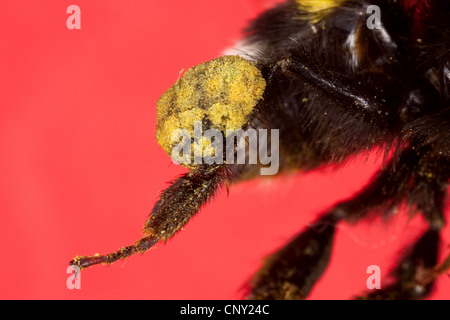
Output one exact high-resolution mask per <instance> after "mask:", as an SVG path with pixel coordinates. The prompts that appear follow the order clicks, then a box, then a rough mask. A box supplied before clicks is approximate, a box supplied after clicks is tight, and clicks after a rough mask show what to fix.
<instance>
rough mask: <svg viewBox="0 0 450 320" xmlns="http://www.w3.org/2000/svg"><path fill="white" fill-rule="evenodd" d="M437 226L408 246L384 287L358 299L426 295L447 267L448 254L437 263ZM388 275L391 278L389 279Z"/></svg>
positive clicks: (392, 298) (448, 262)
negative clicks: (389, 280) (443, 259)
mask: <svg viewBox="0 0 450 320" xmlns="http://www.w3.org/2000/svg"><path fill="white" fill-rule="evenodd" d="M439 244H440V230H438V229H436V228H430V229H429V230H428V231H427V232H425V233H424V234H423V235H422V236H421V238H420V239H419V240H418V241H417V242H416V243H415V244H414V245H413V246H412V247H411V248H410V249H409V250H407V252H408V253H407V254H406V255H405V256H404V258H403V259H401V260H400V262H399V264H398V266H397V267H396V268H395V269H394V270H393V271H392V272H391V274H390V276H391V278H392V279H393V281H391V283H389V284H387V285H386V287H385V288H381V289H379V290H371V291H370V292H368V293H367V294H366V295H365V296H360V297H357V299H361V300H386V299H388V300H417V299H424V298H426V297H427V296H428V295H429V294H430V293H431V291H432V289H433V285H434V281H435V280H436V278H437V277H438V276H439V275H440V274H442V273H445V272H446V271H447V270H448V269H449V268H450V255H449V256H448V257H447V259H446V260H445V261H444V262H443V263H441V264H440V265H437V261H438V249H439ZM392 279H391V280H392Z"/></svg>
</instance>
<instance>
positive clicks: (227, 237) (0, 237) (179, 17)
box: [0, 0, 450, 299]
mask: <svg viewBox="0 0 450 320" xmlns="http://www.w3.org/2000/svg"><path fill="white" fill-rule="evenodd" d="M271 2H272V3H273V2H274V1H264V0H254V1H242V0H227V1H208V0H201V1H184V0H183V1H182V0H170V1H167V0H166V1H147V0H145V1H144V0H142V1H137V0H135V1H124V0H121V1H112V0H108V1H106V0H96V1H81V0H79V1H76V2H75V3H73V2H67V1H56V0H55V1H48V0H47V1H17V0H16V1H2V2H1V3H0V72H1V77H0V82H1V84H0V177H1V178H0V208H1V209H0V210H1V217H2V219H1V223H0V243H1V245H2V249H1V250H2V253H1V255H0V266H1V269H0V270H1V272H0V298H2V299H234V298H240V297H241V296H242V295H241V294H242V293H241V292H240V291H239V290H240V288H241V287H242V285H243V284H244V283H245V281H246V280H247V279H248V278H249V277H250V276H251V275H252V274H253V272H254V271H255V270H256V269H257V268H258V267H259V266H260V263H261V258H262V257H264V256H265V255H267V254H268V253H270V252H272V251H273V250H275V249H276V248H277V247H279V246H280V245H282V244H283V243H284V242H285V241H287V240H288V239H289V238H290V237H292V236H293V235H294V234H296V233H297V232H298V231H300V230H302V229H303V228H304V227H305V226H306V224H307V223H310V222H312V221H313V220H314V219H315V217H316V216H317V215H318V214H320V213H321V212H323V211H324V210H326V209H327V208H329V207H330V206H332V205H333V204H334V203H335V202H336V201H338V200H339V199H344V198H346V197H349V196H351V195H352V194H353V193H354V192H355V191H357V190H358V189H359V188H360V187H361V186H362V185H364V183H366V182H367V181H368V179H369V178H370V176H371V175H372V174H373V173H374V171H375V170H376V168H377V167H379V165H380V160H379V159H376V158H375V157H370V158H369V159H368V161H367V162H364V161H362V160H361V159H360V160H358V161H354V162H351V163H349V164H348V165H346V166H345V167H344V168H342V170H340V171H338V172H333V171H331V170H327V171H325V172H315V173H309V174H306V175H304V176H296V177H283V178H280V179H277V180H275V181H273V182H267V181H253V182H248V183H245V184H242V185H239V186H236V187H233V188H232V189H231V192H230V194H229V196H227V195H226V194H225V193H222V194H220V195H219V196H218V197H217V198H216V199H215V200H214V201H213V202H212V203H210V204H209V205H208V206H207V207H206V208H205V209H204V210H202V212H200V214H198V215H197V216H196V217H195V218H194V219H193V220H192V221H191V222H190V223H189V224H188V225H187V227H186V228H185V230H183V231H181V232H180V233H178V234H177V235H176V236H175V237H174V238H173V239H172V240H170V241H169V242H168V243H167V244H166V245H161V244H159V245H157V247H156V248H155V249H152V250H150V251H149V252H147V253H146V254H145V255H143V256H139V255H137V256H133V257H131V258H129V259H128V260H126V261H119V262H117V263H115V264H113V265H111V266H109V267H102V266H95V267H93V268H92V269H88V270H85V271H83V272H82V275H81V290H69V289H67V287H66V280H67V278H68V277H69V274H67V273H66V270H67V267H68V262H69V261H70V260H71V259H72V258H73V257H74V256H75V255H85V254H94V253H96V252H99V253H107V252H111V251H115V250H116V249H118V248H120V247H122V246H124V245H128V244H131V243H133V242H134V241H135V240H136V239H138V238H139V237H140V236H141V230H142V226H143V224H144V222H145V220H146V218H147V215H148V213H149V212H150V210H151V208H152V206H153V204H154V202H155V200H156V199H157V195H158V192H159V191H160V190H161V189H162V188H164V187H165V186H166V185H167V184H166V182H167V181H169V180H171V179H173V178H174V177H175V176H177V175H179V174H180V173H182V172H184V171H185V169H183V168H181V167H178V166H176V165H173V164H171V160H170V159H169V157H168V156H167V155H166V154H165V153H164V152H163V151H162V150H161V148H160V147H159V146H158V145H157V143H156V140H155V125H156V110H155V105H156V101H157V99H158V98H159V96H160V95H161V94H162V93H163V92H164V91H165V90H166V89H167V88H169V87H170V85H171V84H172V83H174V82H175V81H176V79H177V78H178V75H179V72H180V70H182V69H187V68H189V67H191V66H193V65H195V64H198V63H201V62H203V61H206V60H210V59H212V58H214V57H216V56H218V55H220V53H221V52H222V51H223V50H224V49H225V48H227V47H230V46H232V44H233V43H234V42H235V41H236V40H237V39H238V38H239V37H240V31H241V29H242V28H243V27H244V26H245V25H246V22H247V21H248V20H249V19H250V18H252V17H255V16H256V15H257V13H258V12H260V11H261V10H263V9H264V8H265V7H266V6H267V5H268V4H270V3H271ZM71 4H76V5H78V6H79V7H80V8H81V30H68V29H67V27H66V19H67V17H68V16H69V14H67V13H66V9H67V7H68V6H69V5H71ZM424 228H425V226H424V224H423V223H422V221H421V219H420V218H419V217H418V218H414V219H413V220H412V221H410V222H408V221H407V219H406V217H405V216H404V215H400V216H399V217H396V218H394V220H393V221H392V222H391V223H390V224H388V225H386V224H383V223H381V222H380V221H378V222H376V223H374V224H372V225H369V224H366V223H362V224H360V225H358V226H357V227H352V226H348V225H346V224H342V225H340V227H339V228H338V231H337V235H336V241H335V250H334V251H333V253H332V261H331V263H330V265H329V268H328V269H327V270H326V272H325V274H324V276H323V278H322V279H321V280H320V281H319V282H318V283H317V286H316V287H315V288H314V289H313V291H312V294H311V297H310V298H311V299H345V298H349V297H351V296H353V295H355V294H358V293H361V292H362V291H364V290H365V288H366V280H367V278H368V276H369V275H368V274H366V269H367V267H368V266H369V265H373V264H376V265H379V266H380V268H381V273H382V277H383V276H385V275H386V273H387V271H388V269H389V268H390V267H392V266H393V265H394V263H395V259H396V258H397V257H398V255H399V254H400V253H401V250H402V248H403V247H404V246H405V245H406V244H407V243H410V242H411V241H412V240H413V239H415V238H416V237H417V236H418V235H419V234H420V232H421V231H423V230H424ZM444 233H445V237H446V241H445V243H444V245H443V250H444V251H445V252H448V244H449V239H450V236H449V234H450V232H449V227H446V229H445V230H444ZM449 284H450V279H449V278H447V277H445V276H443V277H441V278H440V280H439V282H438V284H437V290H436V292H435V294H434V295H433V296H432V298H433V299H439V298H441V299H442V298H444V299H445V298H449V297H450V285H449Z"/></svg>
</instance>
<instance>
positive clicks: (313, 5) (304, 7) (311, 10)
mask: <svg viewBox="0 0 450 320" xmlns="http://www.w3.org/2000/svg"><path fill="white" fill-rule="evenodd" d="M296 1H297V5H298V9H299V10H301V11H303V12H305V13H307V14H308V16H307V17H306V19H308V20H309V21H311V22H313V23H317V22H319V21H320V20H322V19H323V18H324V17H325V16H326V15H327V14H329V12H330V10H333V9H336V8H338V7H340V6H341V5H342V4H343V3H344V2H345V1H347V0H296Z"/></svg>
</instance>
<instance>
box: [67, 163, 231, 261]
mask: <svg viewBox="0 0 450 320" xmlns="http://www.w3.org/2000/svg"><path fill="white" fill-rule="evenodd" d="M230 180H231V178H230V176H229V175H228V174H227V171H226V170H225V169H224V167H223V166H220V165H214V166H201V167H199V168H197V169H196V170H191V171H190V172H189V173H187V174H186V175H184V176H182V177H180V178H178V179H176V180H175V181H174V182H173V183H172V184H171V185H170V186H169V187H168V188H167V189H165V190H164V191H163V192H162V193H161V195H160V198H159V200H158V201H157V202H156V204H155V205H154V207H153V210H152V212H151V214H150V217H149V218H148V220H147V222H146V224H145V227H144V233H147V234H148V235H147V236H145V237H143V238H141V239H140V240H138V241H136V243H135V244H134V245H131V246H127V247H123V248H121V249H119V250H118V251H116V252H113V253H110V254H105V255H94V256H81V257H80V256H77V257H75V258H74V259H73V260H72V261H71V262H70V264H71V265H76V266H78V267H80V268H87V267H90V266H92V265H95V264H99V263H102V264H111V263H113V262H115V261H117V260H119V259H125V258H127V257H129V256H131V255H133V254H135V253H138V252H139V253H141V254H142V253H144V252H145V251H147V250H148V249H150V248H151V247H152V246H153V245H155V244H156V243H158V242H159V241H163V242H165V241H167V240H168V239H169V238H171V237H172V236H173V235H174V234H175V233H176V232H177V231H179V230H180V229H181V228H182V227H183V226H184V225H185V224H186V223H187V222H188V221H189V220H190V219H191V218H192V217H193V216H194V215H195V214H196V213H197V212H198V211H199V210H200V208H201V206H202V205H204V204H205V203H206V202H207V201H208V200H209V199H210V198H211V197H212V196H213V195H214V194H215V193H216V192H217V191H218V189H219V187H220V186H225V187H227V186H228V182H229V181H230Z"/></svg>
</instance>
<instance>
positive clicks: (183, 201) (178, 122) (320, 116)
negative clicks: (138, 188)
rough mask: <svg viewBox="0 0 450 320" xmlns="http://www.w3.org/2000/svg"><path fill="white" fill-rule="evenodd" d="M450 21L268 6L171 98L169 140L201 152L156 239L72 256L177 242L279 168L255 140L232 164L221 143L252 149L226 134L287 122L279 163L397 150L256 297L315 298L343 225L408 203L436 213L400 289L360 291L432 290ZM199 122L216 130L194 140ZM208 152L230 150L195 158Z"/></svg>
mask: <svg viewBox="0 0 450 320" xmlns="http://www.w3.org/2000/svg"><path fill="white" fill-rule="evenodd" d="M373 8H376V9H377V10H376V11H377V12H378V13H379V16H378V17H374V16H373V12H374V11H372V9H373ZM449 18H450V2H447V1H436V0H423V1H413V0H397V1H396V0H372V1H365V0H364V1H363V0H355V1H351V0H334V1H332V0H288V1H286V2H284V3H282V4H279V5H277V6H275V7H274V8H272V9H269V10H267V11H266V12H264V13H262V14H261V15H259V16H258V17H257V18H256V19H254V20H253V21H252V22H251V23H250V24H249V26H248V27H247V28H246V29H245V37H244V39H243V40H242V41H241V42H240V46H239V48H237V49H236V50H234V52H228V54H227V55H225V56H223V57H219V58H216V59H213V60H211V61H207V62H205V63H202V64H200V65H198V66H195V67H193V68H191V69H189V70H187V71H186V72H185V74H184V75H183V76H182V77H180V79H179V80H178V81H177V82H176V83H175V84H174V85H173V86H172V87H171V88H170V89H169V90H168V91H167V92H166V93H164V94H163V95H162V96H161V98H160V99H159V101H158V103H157V113H158V122H157V129H156V138H157V141H158V143H159V144H160V146H161V147H162V148H163V149H164V150H165V151H166V152H167V153H168V154H169V155H170V156H172V158H173V159H174V152H173V150H174V148H175V147H176V146H177V142H178V140H177V139H173V136H174V132H176V131H177V130H178V129H181V130H183V134H185V136H186V137H187V138H186V141H185V143H184V145H183V148H184V147H189V148H188V150H189V151H188V152H187V153H185V154H184V155H183V157H179V158H178V160H180V163H182V164H183V165H185V166H186V167H187V168H189V172H188V173H187V174H185V175H184V176H181V177H179V178H178V179H176V180H174V181H173V182H172V184H171V185H170V186H169V187H168V188H167V189H165V190H164V191H162V192H161V194H160V197H159V200H158V201H157V202H156V204H155V205H154V207H153V209H152V211H151V213H150V216H149V218H148V220H147V222H146V223H145V226H144V233H145V234H146V236H145V237H143V238H141V239H140V240H138V241H136V243H135V244H133V245H131V246H127V247H123V248H121V249H120V250H118V251H116V252H113V253H110V254H105V255H95V256H77V257H75V258H74V259H73V260H72V261H71V262H70V263H71V265H75V266H78V267H80V268H86V267H89V266H92V265H95V264H98V263H104V264H110V263H113V262H114V261H117V260H119V259H125V258H127V257H128V256H130V255H132V254H135V253H143V252H145V251H146V250H148V249H149V248H151V247H152V246H153V245H155V244H156V243H158V242H165V241H167V240H168V239H170V238H171V237H173V236H174V235H175V234H176V233H177V231H179V230H180V229H181V228H182V227H183V226H184V225H185V224H186V223H187V222H188V221H189V220H190V219H191V218H192V217H193V216H194V215H195V214H196V213H197V212H198V211H199V210H200V208H201V207H202V206H203V205H205V204H206V203H207V202H208V201H209V200H210V199H211V198H212V197H213V196H214V194H216V193H217V192H218V191H219V189H221V188H224V189H228V188H229V186H231V185H233V184H236V183H239V182H241V181H244V180H248V179H254V178H258V177H259V176H260V175H261V172H263V171H262V170H261V169H262V168H266V167H267V162H264V159H263V158H258V159H257V161H250V160H251V158H252V156H251V152H250V151H249V150H248V149H247V150H246V151H245V152H244V153H243V158H244V160H245V161H241V162H238V163H236V162H233V161H230V160H229V159H228V158H225V156H224V155H223V153H220V152H219V151H221V150H223V149H224V148H227V149H228V150H229V149H230V148H231V153H232V155H235V156H236V155H237V154H238V153H239V151H241V149H242V146H241V147H240V146H239V145H237V144H236V145H235V144H234V143H233V144H232V145H231V147H230V144H229V143H227V142H225V141H224V140H223V139H222V140H221V139H218V138H217V137H218V136H219V135H220V134H221V135H222V136H223V137H229V136H230V134H229V133H228V130H250V129H254V130H268V131H275V130H276V132H277V134H278V137H279V139H274V138H273V136H272V135H270V138H268V135H266V136H265V138H266V140H265V141H266V142H267V143H268V145H270V147H271V148H270V150H271V151H270V155H271V156H274V155H275V154H276V155H277V157H276V159H277V170H276V173H277V174H286V173H289V172H297V171H301V172H307V171H310V170H314V169H317V168H322V167H325V166H330V165H339V164H343V163H344V162H346V161H348V160H349V159H351V158H352V157H354V156H355V155H358V154H363V153H368V152H371V151H372V150H375V149H380V150H382V151H383V153H384V159H385V160H384V164H383V166H382V168H381V169H380V171H379V172H377V173H376V174H375V176H374V177H373V178H372V179H371V182H370V183H369V184H368V185H367V186H365V187H364V188H362V189H361V190H360V191H359V192H358V193H356V194H355V196H354V197H353V198H351V199H348V200H345V201H342V202H340V203H338V204H337V205H335V206H334V207H333V208H331V209H330V210H328V211H327V212H324V213H323V214H322V215H321V216H320V217H319V218H318V219H317V220H316V221H315V222H314V223H313V224H312V225H311V226H308V227H307V228H306V229H305V230H303V231H301V232H300V233H299V234H298V235H297V236H296V237H295V238H294V239H292V240H291V241H290V242H289V243H287V244H286V245H285V246H284V247H283V248H281V249H280V250H279V251H277V252H276V253H274V254H273V255H271V256H270V257H269V258H268V259H267V260H266V261H265V262H264V265H263V267H262V269H261V270H260V271H259V272H257V273H256V274H255V276H254V277H253V279H252V280H251V283H250V286H249V287H250V288H249V290H248V293H247V298H248V299H305V298H307V296H308V294H309V292H310V291H311V289H312V287H313V286H314V284H315V283H316V282H317V280H318V279H319V278H320V277H321V275H322V273H323V271H324V270H325V268H326V266H327V264H328V261H329V258H330V253H331V250H332V248H333V237H334V233H335V230H336V226H337V225H338V224H339V222H341V221H345V222H347V223H357V222H358V221H361V220H363V219H368V218H371V217H374V216H382V217H385V218H388V217H389V216H391V215H392V214H393V213H394V212H396V209H397V208H400V207H407V208H409V212H410V213H411V215H413V214H419V215H422V216H423V218H424V219H425V220H426V221H427V222H428V229H427V231H425V232H424V233H423V234H422V235H421V237H420V238H419V239H418V240H417V241H416V242H415V243H413V244H411V246H410V247H409V248H405V250H404V252H405V253H404V255H403V256H402V257H401V259H400V260H399V261H398V265H397V267H396V268H395V269H394V270H393V272H392V274H391V276H392V281H391V283H390V284H389V285H388V286H386V287H384V288H382V289H380V290H375V291H371V292H367V293H366V294H362V295H361V296H360V297H357V298H360V299H424V298H426V297H427V296H428V295H429V294H430V293H431V292H432V289H433V284H434V282H435V280H436V278H437V277H439V276H440V275H441V274H444V273H445V272H447V270H448V269H449V268H450V255H449V256H447V257H446V258H445V259H444V260H443V261H439V260H438V256H439V255H438V253H439V247H440V244H441V239H440V238H441V236H440V232H441V230H442V228H443V227H444V225H445V223H446V221H445V216H444V213H445V209H446V198H447V188H448V184H449V178H450V99H449V98H450V97H449V90H450V87H449V84H450V19H449ZM371 19H372V20H373V19H375V20H376V21H375V23H372V24H370V23H369V20H371ZM196 124H199V127H200V129H201V130H203V131H208V130H213V131H214V133H215V135H214V136H215V138H214V139H203V137H202V138H200V139H197V138H195V137H194V138H192V134H194V136H195V130H196V129H195V126H196ZM248 138H249V137H248V136H247V137H246V140H245V141H246V142H247V144H248V145H250V143H249V139H248ZM244 139H245V138H244ZM258 139H259V140H261V139H262V138H261V137H258ZM177 150H178V151H179V149H177ZM183 150H184V149H183ZM178 151H177V152H176V153H175V154H176V155H179V152H178ZM227 152H228V151H227ZM205 153H209V154H210V155H214V159H215V160H216V161H212V162H211V161H209V162H208V161H204V160H202V159H200V161H195V160H198V159H196V155H197V154H205ZM175 158H176V157H175ZM183 159H184V160H186V161H185V162H182V161H181V160H183ZM174 160H175V159H174ZM187 160H188V161H187ZM192 160H194V161H192Z"/></svg>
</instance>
